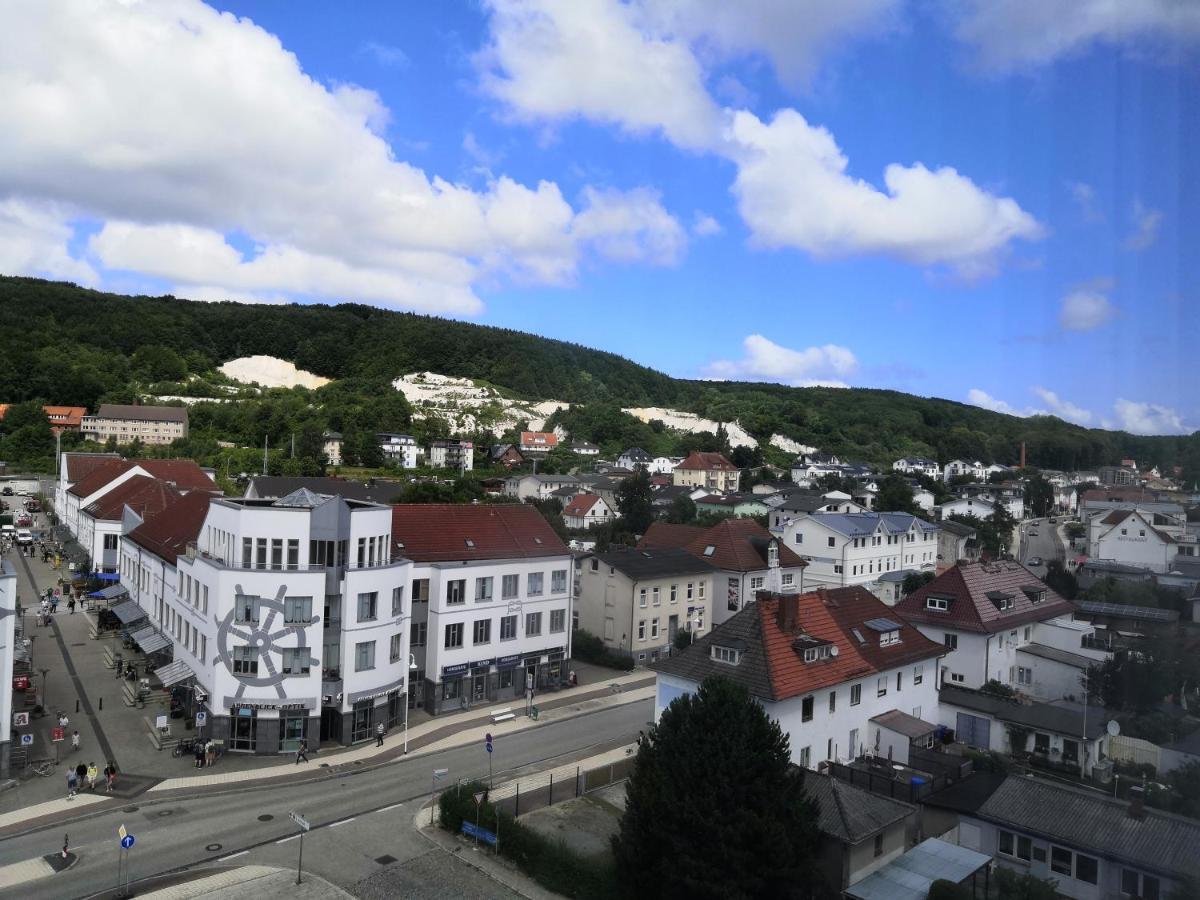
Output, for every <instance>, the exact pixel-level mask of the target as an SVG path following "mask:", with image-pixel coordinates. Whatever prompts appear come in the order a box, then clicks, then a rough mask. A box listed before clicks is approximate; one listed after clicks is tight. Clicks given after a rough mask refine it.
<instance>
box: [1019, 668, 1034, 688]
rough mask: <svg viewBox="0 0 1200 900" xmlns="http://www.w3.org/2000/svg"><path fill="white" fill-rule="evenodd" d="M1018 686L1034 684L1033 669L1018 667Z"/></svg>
mask: <svg viewBox="0 0 1200 900" xmlns="http://www.w3.org/2000/svg"><path fill="white" fill-rule="evenodd" d="M1017 684H1023V685H1031V684H1033V669H1029V668H1026V667H1025V666H1017Z"/></svg>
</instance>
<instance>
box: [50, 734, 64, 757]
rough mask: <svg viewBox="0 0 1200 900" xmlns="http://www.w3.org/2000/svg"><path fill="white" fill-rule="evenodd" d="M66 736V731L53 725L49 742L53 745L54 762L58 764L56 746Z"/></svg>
mask: <svg viewBox="0 0 1200 900" xmlns="http://www.w3.org/2000/svg"><path fill="white" fill-rule="evenodd" d="M66 736H67V729H65V728H63V727H62V726H60V725H55V726H54V727H53V728H51V729H50V740H51V742H52V743H53V744H54V761H55V762H58V745H59V744H61V743H62V742H63V739H64V738H65V737H66Z"/></svg>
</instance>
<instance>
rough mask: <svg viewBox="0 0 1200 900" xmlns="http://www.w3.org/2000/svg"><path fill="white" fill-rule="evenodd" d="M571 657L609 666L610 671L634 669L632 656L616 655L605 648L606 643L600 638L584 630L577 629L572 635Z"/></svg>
mask: <svg viewBox="0 0 1200 900" xmlns="http://www.w3.org/2000/svg"><path fill="white" fill-rule="evenodd" d="M571 655H572V656H573V657H574V658H576V659H582V660H583V661H584V662H589V663H592V664H593V665H597V666H607V667H608V668H610V669H621V670H622V671H624V672H628V671H630V670H632V669H633V657H632V656H626V655H625V654H623V653H614V652H613V651H611V650H609V649H608V648H607V647H605V646H604V642H603V641H602V640H600V638H598V637H596V635H594V634H592V633H591V632H590V631H584V630H583V629H582V628H576V629H575V631H574V633H572V635H571Z"/></svg>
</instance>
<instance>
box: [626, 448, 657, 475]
mask: <svg viewBox="0 0 1200 900" xmlns="http://www.w3.org/2000/svg"><path fill="white" fill-rule="evenodd" d="M652 462H654V457H653V456H651V455H650V454H649V453H647V452H646V451H645V450H643V449H642V448H641V447H630V448H629V449H628V450H626V451H625V452H624V453H622V454H621V455H620V456H618V457H617V465H618V466H620V467H621V468H623V469H629V470H630V471H633V470H634V469H649V468H650V463H652Z"/></svg>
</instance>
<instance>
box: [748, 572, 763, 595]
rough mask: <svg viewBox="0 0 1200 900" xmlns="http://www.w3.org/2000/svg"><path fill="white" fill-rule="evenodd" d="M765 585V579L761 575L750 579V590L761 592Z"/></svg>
mask: <svg viewBox="0 0 1200 900" xmlns="http://www.w3.org/2000/svg"><path fill="white" fill-rule="evenodd" d="M765 583H766V579H765V578H763V577H762V576H761V575H756V576H755V577H754V578H751V579H750V590H752V591H761V590H762V589H763V585H764V584H765Z"/></svg>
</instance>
